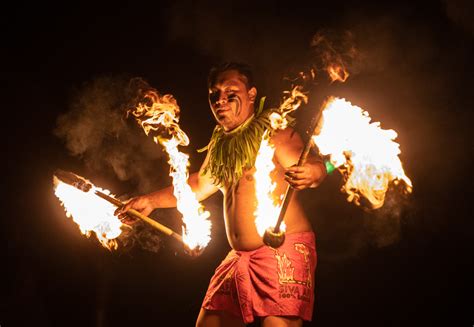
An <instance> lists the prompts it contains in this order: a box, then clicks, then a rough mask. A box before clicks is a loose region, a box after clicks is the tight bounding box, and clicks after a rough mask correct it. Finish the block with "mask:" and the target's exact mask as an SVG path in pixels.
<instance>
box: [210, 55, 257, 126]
mask: <svg viewBox="0 0 474 327" xmlns="http://www.w3.org/2000/svg"><path fill="white" fill-rule="evenodd" d="M208 88H209V105H210V106H211V110H212V113H213V114H214V117H215V118H216V120H217V122H218V123H219V124H220V125H222V127H223V128H224V130H225V131H231V130H233V129H234V128H236V127H238V126H240V125H241V124H242V123H243V122H244V121H245V120H247V119H248V118H249V117H250V116H251V115H252V114H253V112H254V102H255V98H256V96H257V89H256V88H255V86H254V82H253V76H252V71H251V70H250V67H249V66H248V65H246V64H242V63H235V62H230V63H224V64H221V65H219V66H216V67H214V68H212V69H211V71H210V72H209V78H208Z"/></svg>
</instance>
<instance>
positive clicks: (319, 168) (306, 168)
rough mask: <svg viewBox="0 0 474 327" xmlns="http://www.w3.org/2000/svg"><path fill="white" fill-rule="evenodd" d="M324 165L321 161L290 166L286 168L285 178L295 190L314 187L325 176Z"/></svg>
mask: <svg viewBox="0 0 474 327" xmlns="http://www.w3.org/2000/svg"><path fill="white" fill-rule="evenodd" d="M325 172H326V171H325V167H324V164H323V163H321V162H317V163H305V164H304V165H302V166H296V165H294V166H291V167H289V168H287V169H286V172H285V180H286V181H287V182H288V184H290V186H291V187H292V188H294V189H296V190H303V189H305V188H309V187H316V186H317V185H319V184H320V183H321V181H322V180H323V179H324V177H325Z"/></svg>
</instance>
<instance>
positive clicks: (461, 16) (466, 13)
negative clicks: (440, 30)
mask: <svg viewBox="0 0 474 327" xmlns="http://www.w3.org/2000/svg"><path fill="white" fill-rule="evenodd" d="M444 3H445V6H446V14H447V16H448V18H449V19H450V20H451V21H452V22H453V23H455V24H456V25H458V26H460V27H461V28H463V29H464V30H466V31H467V32H468V33H470V34H471V36H474V20H473V19H472V17H473V14H474V4H473V2H472V1H469V0H444Z"/></svg>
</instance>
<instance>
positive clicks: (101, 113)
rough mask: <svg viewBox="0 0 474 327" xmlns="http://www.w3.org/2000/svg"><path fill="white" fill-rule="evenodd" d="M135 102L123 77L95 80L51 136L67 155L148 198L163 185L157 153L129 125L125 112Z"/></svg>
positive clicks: (139, 130) (75, 99)
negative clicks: (157, 187)
mask: <svg viewBox="0 0 474 327" xmlns="http://www.w3.org/2000/svg"><path fill="white" fill-rule="evenodd" d="M133 97H134V94H133V90H132V89H131V88H130V87H129V80H128V79H127V78H124V77H99V78H97V79H95V80H93V81H91V82H88V83H86V84H85V85H84V86H83V87H82V88H81V89H80V90H78V91H77V92H76V94H75V96H74V98H73V101H72V104H71V106H70V110H69V111H68V112H66V113H64V114H62V115H61V116H59V118H58V119H57V125H56V128H55V130H54V133H55V135H56V136H58V137H59V138H61V139H62V140H63V141H64V142H65V146H66V148H67V149H68V150H69V152H70V153H71V155H73V156H76V157H78V158H81V159H82V160H83V161H84V163H85V164H86V166H87V167H88V168H89V169H90V170H92V171H94V172H100V173H110V172H111V171H112V172H113V173H114V174H115V176H116V177H117V178H118V179H119V180H121V181H129V182H131V183H133V184H135V185H136V190H137V192H139V193H145V192H149V191H151V190H152V189H154V188H156V185H159V184H160V182H162V181H163V178H164V176H165V175H167V172H166V171H163V172H162V173H160V172H159V171H157V167H160V160H159V159H160V158H161V157H162V155H163V152H162V150H161V149H160V148H159V146H157V145H156V144H155V143H153V141H152V140H151V139H150V138H147V137H146V136H145V135H144V134H143V132H142V131H141V129H140V128H139V127H138V126H137V125H136V124H135V123H134V122H133V121H131V120H130V119H129V120H127V119H126V111H127V109H128V105H129V103H130V100H131V99H132V98H133Z"/></svg>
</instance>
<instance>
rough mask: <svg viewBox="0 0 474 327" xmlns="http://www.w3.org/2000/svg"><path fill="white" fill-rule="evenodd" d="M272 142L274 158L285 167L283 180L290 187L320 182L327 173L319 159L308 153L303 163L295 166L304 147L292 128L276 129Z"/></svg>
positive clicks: (300, 186)
mask: <svg viewBox="0 0 474 327" xmlns="http://www.w3.org/2000/svg"><path fill="white" fill-rule="evenodd" d="M272 142H273V144H274V145H275V156H276V159H277V160H278V162H279V163H280V164H281V165H282V166H283V167H285V168H286V173H285V175H286V176H285V180H286V181H287V182H288V183H289V184H290V186H291V187H293V188H294V189H297V190H302V189H305V188H309V187H316V186H318V185H319V184H321V182H322V181H323V180H324V178H325V177H326V175H327V173H326V167H325V165H324V163H323V161H322V160H321V159H319V158H317V157H316V156H315V155H312V154H309V155H308V157H307V159H306V162H305V164H303V165H301V166H297V164H298V160H299V158H300V156H301V153H302V152H303V148H304V144H303V141H302V140H301V137H300V136H299V135H298V133H296V132H295V131H294V130H293V129H292V128H286V129H284V130H279V131H276V132H275V134H274V135H273V137H272Z"/></svg>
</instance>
